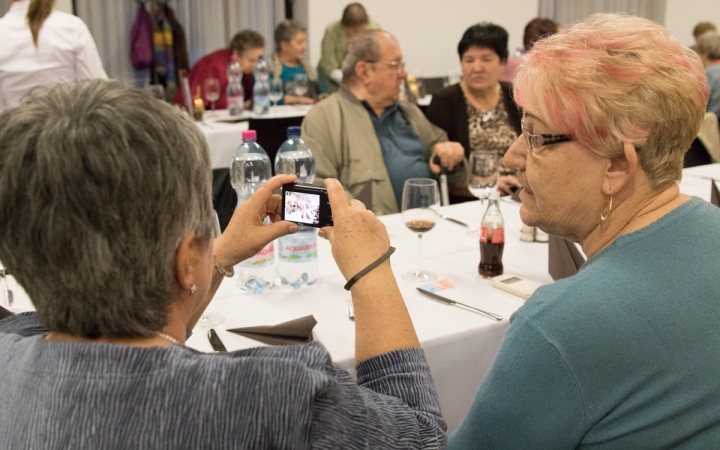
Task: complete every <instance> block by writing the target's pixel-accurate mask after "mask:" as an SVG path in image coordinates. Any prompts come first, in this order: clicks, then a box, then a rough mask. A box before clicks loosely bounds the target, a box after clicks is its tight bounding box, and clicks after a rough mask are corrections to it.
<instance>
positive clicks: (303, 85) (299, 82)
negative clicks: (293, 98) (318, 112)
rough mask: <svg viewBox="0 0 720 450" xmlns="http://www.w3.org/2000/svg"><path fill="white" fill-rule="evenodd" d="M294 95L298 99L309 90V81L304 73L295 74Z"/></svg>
mask: <svg viewBox="0 0 720 450" xmlns="http://www.w3.org/2000/svg"><path fill="white" fill-rule="evenodd" d="M294 81H295V95H297V96H298V97H304V96H305V94H307V93H308V90H309V89H310V79H309V78H308V76H307V74H305V73H296V74H295V80H294Z"/></svg>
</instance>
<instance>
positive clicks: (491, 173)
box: [467, 150, 500, 236]
mask: <svg viewBox="0 0 720 450" xmlns="http://www.w3.org/2000/svg"><path fill="white" fill-rule="evenodd" d="M468 162H469V167H468V190H469V191H470V193H471V194H472V195H474V196H475V197H477V198H479V199H480V204H481V205H482V204H483V203H484V201H485V199H486V198H488V196H489V195H490V191H491V190H492V189H493V188H496V187H497V185H498V181H499V180H500V173H499V171H498V155H497V152H493V151H487V150H477V151H474V152H472V153H470V158H469V161H468ZM479 231H480V230H479V229H477V228H469V229H468V231H467V234H468V235H471V236H476V235H477V234H478V233H479Z"/></svg>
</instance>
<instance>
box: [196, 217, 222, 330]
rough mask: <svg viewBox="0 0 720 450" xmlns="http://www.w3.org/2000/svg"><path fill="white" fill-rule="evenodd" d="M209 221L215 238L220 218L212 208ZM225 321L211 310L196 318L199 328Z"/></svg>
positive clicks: (219, 229) (210, 326) (217, 233)
mask: <svg viewBox="0 0 720 450" xmlns="http://www.w3.org/2000/svg"><path fill="white" fill-rule="evenodd" d="M210 222H211V224H210V225H211V226H212V231H213V237H214V238H217V237H218V236H220V233H221V228H220V219H219V218H218V215H217V212H216V211H215V210H213V212H212V214H211V216H210ZM224 321H225V316H223V315H222V314H220V313H216V312H211V311H205V312H204V313H203V314H202V316H200V319H198V323H197V325H198V326H200V327H201V328H213V327H216V326H218V325H220V324H221V323H223V322H224Z"/></svg>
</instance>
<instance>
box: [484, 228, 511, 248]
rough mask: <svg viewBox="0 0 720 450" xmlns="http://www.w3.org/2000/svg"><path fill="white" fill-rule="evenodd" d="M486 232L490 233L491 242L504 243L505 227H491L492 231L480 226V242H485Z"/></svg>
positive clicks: (486, 239)
mask: <svg viewBox="0 0 720 450" xmlns="http://www.w3.org/2000/svg"><path fill="white" fill-rule="evenodd" d="M488 234H489V235H490V243H491V244H504V243H505V228H493V229H492V231H488V228H487V227H482V228H481V229H480V242H483V243H485V242H487V241H488Z"/></svg>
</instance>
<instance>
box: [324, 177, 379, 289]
mask: <svg viewBox="0 0 720 450" xmlns="http://www.w3.org/2000/svg"><path fill="white" fill-rule="evenodd" d="M325 187H326V188H327V191H328V199H329V201H330V208H331V209H332V216H333V226H332V227H324V228H322V229H321V230H320V233H319V234H318V235H319V236H320V237H322V238H325V239H327V240H329V241H330V244H331V245H332V254H333V258H335V262H336V263H337V265H338V268H339V269H340V272H342V274H343V276H344V277H345V279H346V280H348V279H350V278H352V277H353V276H355V275H356V274H357V273H358V272H360V271H361V270H363V269H364V268H366V267H367V266H369V265H370V264H371V263H373V262H374V261H375V260H376V259H378V258H379V257H380V256H382V255H383V254H384V253H385V252H387V250H388V248H390V237H389V236H388V233H387V230H386V229H385V224H383V223H382V222H381V221H380V220H379V219H378V218H377V217H375V214H373V212H372V211H369V210H368V209H367V208H365V205H364V204H363V203H362V202H361V201H359V200H350V202H348V200H347V195H346V194H345V190H344V189H343V187H342V185H341V184H340V182H339V181H338V180H336V179H334V178H326V179H325Z"/></svg>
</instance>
